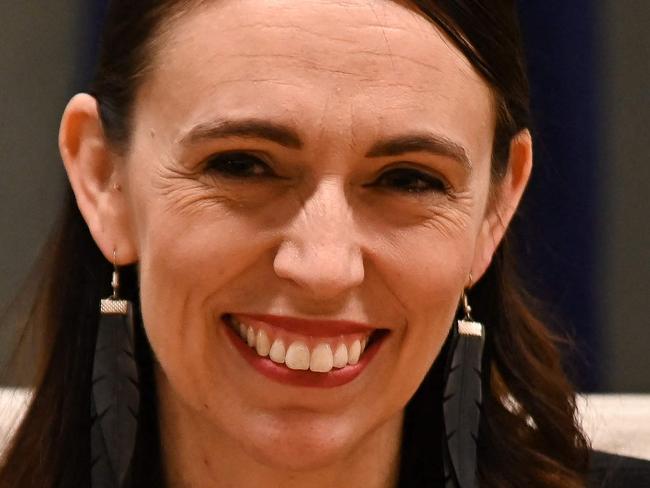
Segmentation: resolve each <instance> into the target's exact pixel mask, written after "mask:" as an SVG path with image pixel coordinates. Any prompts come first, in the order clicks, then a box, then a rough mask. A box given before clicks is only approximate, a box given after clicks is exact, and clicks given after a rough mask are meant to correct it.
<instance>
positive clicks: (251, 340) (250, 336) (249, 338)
mask: <svg viewBox="0 0 650 488" xmlns="http://www.w3.org/2000/svg"><path fill="white" fill-rule="evenodd" d="M246 342H248V346H249V347H255V331H254V330H253V328H252V327H249V328H248V332H246Z"/></svg>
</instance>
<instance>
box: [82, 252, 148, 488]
mask: <svg viewBox="0 0 650 488" xmlns="http://www.w3.org/2000/svg"><path fill="white" fill-rule="evenodd" d="M113 258H114V261H113V268H114V269H113V279H112V282H111V285H112V287H113V294H112V296H111V297H109V298H106V299H103V300H102V301H101V305H100V310H101V316H100V319H99V326H98V329H97V342H96V346H95V357H94V361H93V376H92V394H91V406H90V409H91V412H90V414H91V421H92V427H91V433H90V443H91V446H90V453H91V486H92V488H125V487H127V486H129V484H130V480H129V467H130V464H131V459H132V457H133V451H134V448H135V439H136V433H137V429H138V420H137V417H138V409H139V406H140V392H139V389H138V371H137V367H136V362H135V355H134V337H133V306H132V304H131V302H129V301H128V300H122V299H120V298H119V297H118V289H119V275H118V271H117V266H116V264H115V252H114V253H113Z"/></svg>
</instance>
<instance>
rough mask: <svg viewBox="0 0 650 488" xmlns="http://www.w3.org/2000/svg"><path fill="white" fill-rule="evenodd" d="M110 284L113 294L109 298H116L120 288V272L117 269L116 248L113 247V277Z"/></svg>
mask: <svg viewBox="0 0 650 488" xmlns="http://www.w3.org/2000/svg"><path fill="white" fill-rule="evenodd" d="M111 286H112V287H113V294H112V295H111V300H118V299H119V297H118V291H119V289H120V274H119V272H118V271H117V250H116V249H113V278H112V279H111Z"/></svg>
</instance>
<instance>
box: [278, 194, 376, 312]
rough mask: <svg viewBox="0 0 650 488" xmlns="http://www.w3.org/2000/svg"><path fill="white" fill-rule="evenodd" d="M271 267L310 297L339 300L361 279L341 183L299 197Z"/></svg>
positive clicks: (352, 225) (360, 264) (358, 250)
mask: <svg viewBox="0 0 650 488" xmlns="http://www.w3.org/2000/svg"><path fill="white" fill-rule="evenodd" d="M273 267H274V270H275V273H276V275H277V276H278V277H280V278H283V279H286V280H290V281H291V282H293V283H294V284H295V285H297V286H298V287H300V288H301V289H302V290H304V291H305V292H306V293H307V294H308V295H309V297H310V298H312V299H319V300H331V299H335V298H339V297H341V296H343V295H345V293H346V292H349V291H350V290H352V289H354V288H355V287H357V286H358V285H360V284H361V283H362V282H363V279H364V263H363V253H362V250H361V246H360V244H359V238H358V232H357V231H356V229H355V223H354V219H353V213H352V210H351V208H350V206H349V203H348V201H347V198H346V196H345V192H344V189H343V188H341V185H338V184H336V183H334V182H326V183H323V184H321V185H319V187H318V188H317V189H316V191H315V192H314V193H312V194H311V195H310V197H309V198H308V199H307V200H305V201H303V203H302V206H301V209H300V211H299V212H298V213H297V214H296V217H295V218H294V219H293V221H292V222H291V224H290V225H289V228H288V230H287V232H286V234H285V235H284V237H283V240H282V242H281V244H280V246H279V248H278V250H277V253H276V255H275V259H274V261H273Z"/></svg>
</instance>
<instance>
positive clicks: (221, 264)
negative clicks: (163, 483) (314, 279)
mask: <svg viewBox="0 0 650 488" xmlns="http://www.w3.org/2000/svg"><path fill="white" fill-rule="evenodd" d="M142 204H143V207H142V213H143V214H144V215H146V221H144V219H143V222H140V224H144V225H143V226H142V227H141V228H142V232H141V234H140V240H139V245H140V262H139V279H140V300H141V310H142V318H143V323H144V327H145V329H146V333H147V336H148V339H149V341H150V343H151V346H152V349H153V351H154V353H155V356H156V358H157V360H158V362H159V364H160V366H161V367H162V369H163V370H164V372H165V373H166V375H167V376H168V377H169V380H170V382H171V383H172V384H174V385H176V387H177V388H179V389H181V390H184V391H185V393H186V395H185V396H186V397H187V398H188V399H192V398H193V399H194V402H195V403H196V404H197V405H198V404H199V403H198V402H203V400H202V399H200V398H198V397H199V396H201V391H208V390H209V389H210V388H208V387H207V386H208V385H205V383H206V381H207V382H208V383H209V382H210V381H211V379H210V378H206V375H205V373H206V371H211V370H212V369H213V368H214V358H213V357H211V356H210V354H211V352H213V351H214V347H213V346H214V343H215V341H216V328H217V327H219V326H220V324H219V317H218V316H216V315H215V313H216V312H215V310H216V307H215V303H216V302H217V301H218V300H222V299H223V296H224V295H227V294H228V291H227V290H228V285H229V284H230V283H231V282H232V280H233V279H234V277H236V276H238V275H240V274H241V273H244V272H245V271H246V269H248V268H249V267H250V266H251V263H253V262H254V261H255V260H256V259H257V258H258V256H259V250H260V248H261V247H263V246H264V244H263V243H262V242H260V241H254V242H253V241H251V240H250V239H248V240H246V239H244V238H243V237H242V236H247V235H251V228H250V226H251V224H250V222H249V221H247V220H245V219H239V218H234V217H232V216H231V215H229V214H228V213H227V212H219V211H218V209H216V208H211V209H209V210H208V209H206V210H203V211H198V210H195V211H193V212H191V213H188V212H185V211H183V210H182V209H181V207H179V206H175V205H174V203H173V202H170V200H169V199H168V198H164V197H161V196H159V195H157V196H156V197H152V198H149V199H147V200H146V201H143V202H142ZM199 384H204V386H206V388H196V386H197V385H199ZM212 386H214V385H212Z"/></svg>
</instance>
